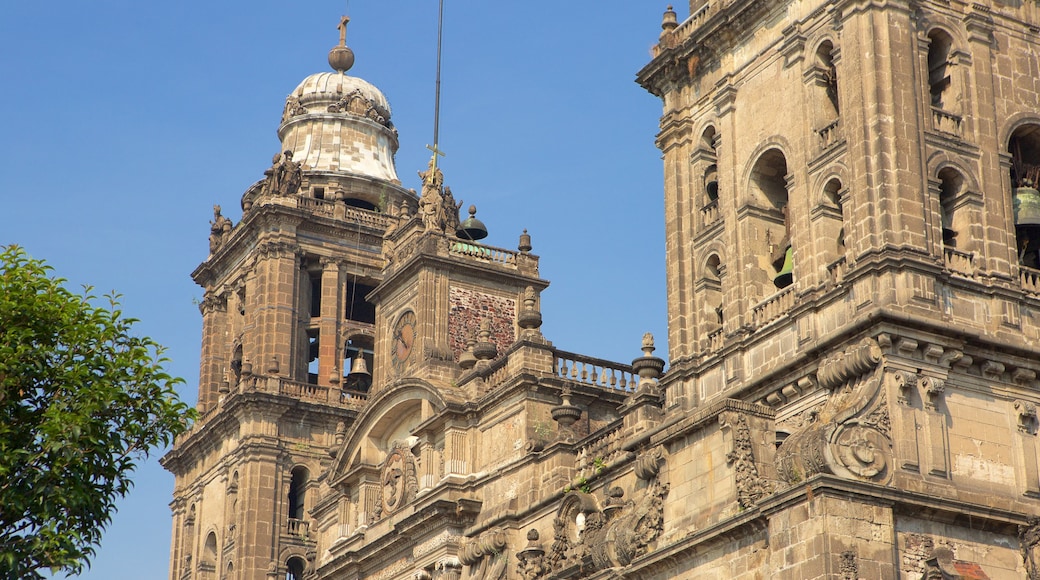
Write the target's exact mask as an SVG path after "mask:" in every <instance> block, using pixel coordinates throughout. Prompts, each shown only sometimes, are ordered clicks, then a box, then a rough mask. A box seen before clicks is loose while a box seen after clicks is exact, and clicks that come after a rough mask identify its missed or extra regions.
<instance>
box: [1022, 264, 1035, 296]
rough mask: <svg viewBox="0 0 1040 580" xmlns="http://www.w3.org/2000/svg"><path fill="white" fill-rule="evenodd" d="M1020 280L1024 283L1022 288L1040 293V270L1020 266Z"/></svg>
mask: <svg viewBox="0 0 1040 580" xmlns="http://www.w3.org/2000/svg"><path fill="white" fill-rule="evenodd" d="M1018 280H1019V283H1021V284H1022V289H1023V290H1025V291H1026V292H1029V293H1030V294H1040V270H1036V269H1034V268H1029V267H1026V266H1019V267H1018Z"/></svg>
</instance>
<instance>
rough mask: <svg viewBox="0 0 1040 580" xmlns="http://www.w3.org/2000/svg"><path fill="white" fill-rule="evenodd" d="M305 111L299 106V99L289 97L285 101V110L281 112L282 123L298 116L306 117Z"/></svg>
mask: <svg viewBox="0 0 1040 580" xmlns="http://www.w3.org/2000/svg"><path fill="white" fill-rule="evenodd" d="M306 114H307V109H305V108H304V107H303V105H301V104H300V97H297V96H296V95H289V96H288V97H287V98H286V99H285V109H284V110H283V111H282V122H283V123H284V122H286V121H288V120H289V119H292V118H293V117H296V116H298V115H306Z"/></svg>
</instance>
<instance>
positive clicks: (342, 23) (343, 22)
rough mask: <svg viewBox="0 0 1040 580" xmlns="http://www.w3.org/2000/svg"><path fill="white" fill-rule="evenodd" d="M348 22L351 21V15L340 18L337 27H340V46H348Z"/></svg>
mask: <svg viewBox="0 0 1040 580" xmlns="http://www.w3.org/2000/svg"><path fill="white" fill-rule="evenodd" d="M348 22H350V17H349V16H344V17H342V18H340V19H339V26H337V27H336V28H338V29H339V45H340V46H346V45H347V23H348Z"/></svg>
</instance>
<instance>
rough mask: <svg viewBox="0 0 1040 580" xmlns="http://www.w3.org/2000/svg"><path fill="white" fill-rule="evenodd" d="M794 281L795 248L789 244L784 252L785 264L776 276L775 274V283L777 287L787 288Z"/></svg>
mask: <svg viewBox="0 0 1040 580" xmlns="http://www.w3.org/2000/svg"><path fill="white" fill-rule="evenodd" d="M792 281H794V249H793V248H791V246H787V251H786V252H784V265H783V266H781V267H780V270H779V271H777V273H776V276H773V284H775V285H776V287H777V288H787V287H788V286H790V285H791V282H792Z"/></svg>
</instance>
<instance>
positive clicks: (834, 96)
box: [816, 40, 840, 119]
mask: <svg viewBox="0 0 1040 580" xmlns="http://www.w3.org/2000/svg"><path fill="white" fill-rule="evenodd" d="M816 66H818V67H819V69H820V73H821V75H820V76H821V78H820V82H819V84H820V86H821V87H822V89H823V96H824V98H823V99H821V100H820V101H821V105H822V106H823V107H824V110H823V114H824V116H825V117H829V118H831V119H834V118H837V117H838V114H839V112H840V109H839V108H838V69H837V67H836V66H834V44H832V43H831V41H829V40H826V41H824V42H822V43H821V44H820V46H819V48H817V49H816Z"/></svg>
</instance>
